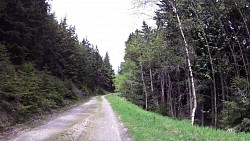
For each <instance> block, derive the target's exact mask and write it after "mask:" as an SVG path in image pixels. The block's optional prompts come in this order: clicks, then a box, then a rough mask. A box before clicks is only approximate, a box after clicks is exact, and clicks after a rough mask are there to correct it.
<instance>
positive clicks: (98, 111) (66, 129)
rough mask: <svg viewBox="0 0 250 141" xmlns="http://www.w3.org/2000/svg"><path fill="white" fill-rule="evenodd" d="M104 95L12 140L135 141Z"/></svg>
mask: <svg viewBox="0 0 250 141" xmlns="http://www.w3.org/2000/svg"><path fill="white" fill-rule="evenodd" d="M131 140H132V139H131V138H130V137H129V136H128V134H127V132H126V129H125V128H124V127H123V126H122V124H121V123H120V122H119V121H118V119H117V117H116V116H115V114H114V112H113V110H112V108H111V106H110V104H109V103H108V102H107V100H106V99H105V98H104V97H99V98H97V97H95V98H92V99H91V100H90V101H88V102H87V103H85V104H82V105H80V106H78V107H75V108H72V109H70V110H69V111H66V112H64V113H62V114H61V115H59V116H57V117H55V118H54V119H51V120H49V121H47V122H45V124H43V125H41V126H38V127H36V128H33V129H30V130H29V131H25V132H22V133H18V135H17V136H16V137H13V138H12V139H9V141H131Z"/></svg>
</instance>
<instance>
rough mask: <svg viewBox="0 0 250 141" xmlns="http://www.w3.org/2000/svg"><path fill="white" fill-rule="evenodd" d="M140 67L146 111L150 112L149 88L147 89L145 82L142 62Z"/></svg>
mask: <svg viewBox="0 0 250 141" xmlns="http://www.w3.org/2000/svg"><path fill="white" fill-rule="evenodd" d="M140 66H141V80H142V85H143V91H144V94H145V109H146V110H148V92H147V88H146V84H145V80H144V73H143V66H142V62H140Z"/></svg>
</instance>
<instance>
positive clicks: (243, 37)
mask: <svg viewBox="0 0 250 141" xmlns="http://www.w3.org/2000/svg"><path fill="white" fill-rule="evenodd" d="M141 2H142V3H147V2H148V1H146V0H145V1H143V0H141ZM156 4H157V6H158V10H157V11H156V12H155V16H154V19H155V21H156V28H152V27H150V26H148V25H147V23H146V22H143V25H142V27H141V29H138V30H136V31H134V32H133V33H131V34H130V35H129V37H128V40H127V41H126V49H125V57H124V62H123V63H121V66H120V70H119V74H118V75H117V77H116V79H115V85H116V90H117V91H119V92H120V93H121V95H122V96H124V97H125V98H127V99H128V100H130V101H132V102H133V103H135V104H137V105H139V106H141V107H143V108H144V109H146V110H150V111H155V112H158V113H161V114H163V115H167V116H170V117H172V118H174V119H190V120H191V121H192V124H198V125H201V126H214V127H215V128H221V129H230V130H235V131H245V132H249V131H250V84H249V83H250V32H249V30H250V29H249V25H250V1H249V0H161V1H159V2H157V3H156Z"/></svg>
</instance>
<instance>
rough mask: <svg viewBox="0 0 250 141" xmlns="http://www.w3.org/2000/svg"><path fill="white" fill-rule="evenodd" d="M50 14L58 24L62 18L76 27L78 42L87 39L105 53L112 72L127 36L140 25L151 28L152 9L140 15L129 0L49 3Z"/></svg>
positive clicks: (73, 0) (138, 10) (116, 65)
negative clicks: (144, 24) (52, 14)
mask: <svg viewBox="0 0 250 141" xmlns="http://www.w3.org/2000/svg"><path fill="white" fill-rule="evenodd" d="M49 3H50V4H51V8H52V9H51V12H55V15H56V18H57V20H58V21H60V20H61V19H62V18H63V17H66V18H67V20H68V24H69V25H73V26H75V27H76V33H77V35H78V38H79V41H82V39H83V38H87V39H88V40H89V41H90V43H91V44H94V45H97V46H98V49H99V52H100V54H101V55H102V56H103V57H104V56H105V54H106V52H108V54H109V57H110V63H111V65H112V66H113V69H114V70H115V72H117V70H118V66H120V63H121V62H122V61H123V57H124V51H125V41H126V40H127V39H128V36H129V34H130V33H132V32H134V31H135V30H136V29H140V27H141V25H142V22H143V21H146V22H148V23H149V25H154V23H155V22H154V21H153V20H152V16H148V15H153V13H154V11H155V9H154V8H153V7H152V6H150V7H148V8H147V10H146V9H143V10H144V11H147V12H145V13H147V14H148V15H147V16H146V15H143V14H141V13H142V12H141V9H137V8H134V5H133V0H52V1H49Z"/></svg>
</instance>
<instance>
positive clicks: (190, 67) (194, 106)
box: [169, 0, 197, 125]
mask: <svg viewBox="0 0 250 141" xmlns="http://www.w3.org/2000/svg"><path fill="white" fill-rule="evenodd" d="M174 1H175V0H174ZM169 2H170V4H171V6H172V8H173V11H174V13H175V15H176V17H177V20H178V25H179V29H180V32H181V36H182V38H183V41H184V49H185V54H186V58H187V65H188V70H189V77H190V80H191V88H192V95H193V102H194V103H193V109H192V114H191V121H192V125H194V119H195V112H196V109H197V97H196V90H195V86H194V76H193V70H192V66H191V61H190V55H189V50H188V43H187V41H186V37H185V34H184V32H183V28H182V23H181V20H180V17H179V14H178V13H177V9H176V7H175V5H174V4H173V2H172V1H171V0H169Z"/></svg>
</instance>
